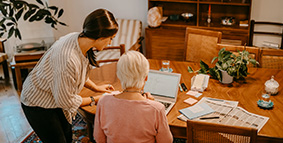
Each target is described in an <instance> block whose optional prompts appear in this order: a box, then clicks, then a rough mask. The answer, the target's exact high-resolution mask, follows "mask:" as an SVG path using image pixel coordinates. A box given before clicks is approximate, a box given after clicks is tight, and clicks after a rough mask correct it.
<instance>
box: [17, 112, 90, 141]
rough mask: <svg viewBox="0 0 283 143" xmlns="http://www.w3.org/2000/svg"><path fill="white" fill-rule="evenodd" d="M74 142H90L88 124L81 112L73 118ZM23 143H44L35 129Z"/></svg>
mask: <svg viewBox="0 0 283 143" xmlns="http://www.w3.org/2000/svg"><path fill="white" fill-rule="evenodd" d="M72 124H73V128H72V131H73V143H90V141H89V138H88V137H87V124H86V122H85V121H84V120H83V117H82V116H81V115H79V114H77V115H76V118H75V120H73V123H72ZM22 143H42V141H41V140H40V139H39V137H38V136H37V135H36V133H35V132H34V131H32V132H31V133H30V134H29V135H28V136H27V137H26V138H25V139H24V140H23V141H22Z"/></svg>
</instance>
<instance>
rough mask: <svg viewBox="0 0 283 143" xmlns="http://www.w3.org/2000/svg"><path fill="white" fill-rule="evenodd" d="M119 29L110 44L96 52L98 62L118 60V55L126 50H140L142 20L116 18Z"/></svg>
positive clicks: (104, 62)
mask: <svg viewBox="0 0 283 143" xmlns="http://www.w3.org/2000/svg"><path fill="white" fill-rule="evenodd" d="M116 21H117V23H118V25H119V29H118V32H117V34H116V36H115V38H113V40H112V42H111V45H109V46H108V47H106V48H104V50H103V51H99V52H97V53H96V59H97V61H98V62H99V63H102V64H106V63H108V62H113V61H118V59H119V57H120V56H121V55H122V54H123V53H124V52H125V51H128V50H136V51H141V52H142V40H143V39H144V38H143V37H142V36H141V31H142V22H141V21H139V20H134V19H116Z"/></svg>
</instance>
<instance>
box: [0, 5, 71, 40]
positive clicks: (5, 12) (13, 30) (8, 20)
mask: <svg viewBox="0 0 283 143" xmlns="http://www.w3.org/2000/svg"><path fill="white" fill-rule="evenodd" d="M36 2H37V3H38V4H37V5H36V4H32V3H28V2H26V1H24V0H0V11H1V14H2V15H0V16H1V18H2V19H1V21H0V37H2V36H3V35H4V34H5V33H6V32H8V38H10V37H11V36H12V35H14V36H15V37H16V38H19V39H22V36H21V33H20V30H19V28H18V21H19V19H20V18H21V17H23V20H25V21H27V20H28V21H29V22H34V21H41V20H44V22H45V23H46V24H50V25H51V27H52V28H54V29H56V25H57V24H58V23H59V24H61V25H64V26H66V24H65V23H63V22H61V21H59V20H58V19H59V18H60V17H61V16H62V15H63V13H64V10H63V9H59V8H58V7H56V6H49V5H48V3H47V2H46V1H45V2H43V1H42V0H36Z"/></svg>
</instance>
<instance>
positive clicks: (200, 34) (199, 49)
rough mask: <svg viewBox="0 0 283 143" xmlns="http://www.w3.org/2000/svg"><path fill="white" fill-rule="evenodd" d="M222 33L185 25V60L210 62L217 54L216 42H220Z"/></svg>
mask: <svg viewBox="0 0 283 143" xmlns="http://www.w3.org/2000/svg"><path fill="white" fill-rule="evenodd" d="M221 37H222V33H221V32H218V31H210V30H203V29H196V28H190V27H187V29H186V39H185V49H186V51H185V60H186V61H190V62H200V60H202V61H204V62H206V63H210V62H211V60H212V59H213V57H215V56H217V53H218V50H217V49H216V47H217V43H220V42H221Z"/></svg>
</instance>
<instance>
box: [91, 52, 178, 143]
mask: <svg viewBox="0 0 283 143" xmlns="http://www.w3.org/2000/svg"><path fill="white" fill-rule="evenodd" d="M148 72H149V63H148V61H147V59H146V58H145V57H144V56H143V55H142V54H141V53H139V52H137V51H128V52H126V53H125V54H123V55H122V56H121V57H120V59H119V61H118V63H117V77H118V78H119V79H120V81H121V85H122V88H123V89H124V91H123V92H122V93H120V94H117V95H105V96H103V97H101V99H100V100H99V102H98V105H97V108H96V115H95V124H94V134H93V135H94V138H95V140H96V142H97V143H104V142H108V143H113V142H119V143H155V142H157V143H172V141H173V138H172V134H171V132H170V129H169V126H168V123H167V118H166V115H165V108H164V105H162V104H161V103H159V102H156V101H153V100H150V99H151V98H152V96H151V95H150V93H145V94H143V92H142V91H143V87H144V85H145V82H146V80H147V75H148Z"/></svg>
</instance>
